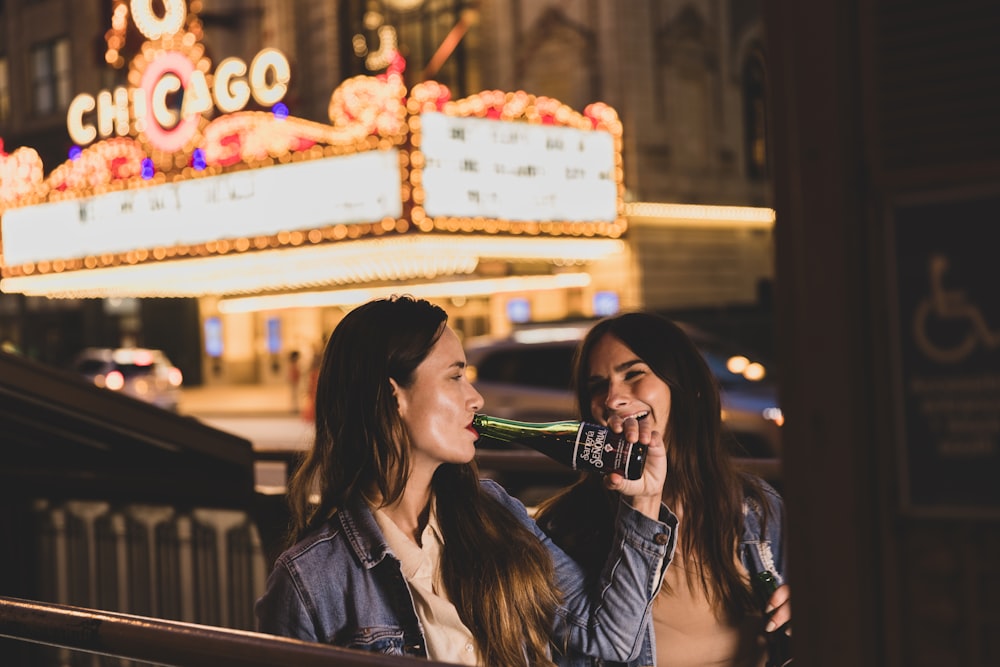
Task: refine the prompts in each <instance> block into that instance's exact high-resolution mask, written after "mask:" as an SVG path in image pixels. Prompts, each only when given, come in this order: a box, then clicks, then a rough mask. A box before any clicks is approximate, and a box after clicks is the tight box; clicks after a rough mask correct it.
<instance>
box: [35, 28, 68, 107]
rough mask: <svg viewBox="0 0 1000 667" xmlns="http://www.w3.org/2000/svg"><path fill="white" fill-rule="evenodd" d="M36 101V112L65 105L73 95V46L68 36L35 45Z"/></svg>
mask: <svg viewBox="0 0 1000 667" xmlns="http://www.w3.org/2000/svg"><path fill="white" fill-rule="evenodd" d="M31 87H32V101H33V103H34V110H35V112H36V113H40V114H47V113H53V112H56V111H60V110H62V109H65V108H66V107H67V106H68V105H69V99H70V48H69V40H68V39H66V38H65V37H63V38H59V39H54V40H51V41H48V42H43V43H41V44H36V45H35V46H34V47H33V48H32V49H31Z"/></svg>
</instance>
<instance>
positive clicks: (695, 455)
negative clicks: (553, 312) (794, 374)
mask: <svg viewBox="0 0 1000 667" xmlns="http://www.w3.org/2000/svg"><path fill="white" fill-rule="evenodd" d="M608 335H610V336H614V337H615V338H617V339H619V340H620V341H621V342H622V343H624V344H625V345H626V346H627V347H628V348H629V349H630V350H632V352H634V353H635V355H636V356H637V357H639V358H640V359H642V361H643V362H645V363H646V364H647V365H648V366H649V367H650V368H651V369H652V370H653V372H654V373H655V374H656V375H657V377H659V378H660V379H661V380H663V381H664V382H665V383H666V384H667V386H668V387H669V389H670V417H669V419H668V421H667V427H666V431H667V432H666V433H664V434H663V441H664V443H666V444H667V470H668V473H667V474H668V478H667V485H668V487H669V488H670V490H671V493H672V494H673V499H674V501H675V502H677V503H679V504H680V506H681V507H683V511H684V526H683V530H681V531H680V544H679V548H680V549H681V550H682V552H683V553H684V554H685V555H686V556H687V557H688V558H689V565H690V566H693V567H694V568H695V574H694V576H695V581H698V582H700V584H701V586H702V587H703V589H704V590H705V594H706V595H707V596H708V598H709V600H712V601H713V603H714V604H716V605H717V608H720V609H722V610H725V611H726V612H728V613H741V612H749V611H753V610H755V609H756V603H755V601H754V598H753V595H752V591H751V590H750V588H749V584H748V583H747V582H746V581H745V580H744V578H743V576H741V573H740V570H739V568H738V567H737V564H736V545H737V544H738V540H739V538H740V535H741V532H742V527H743V500H744V495H745V494H749V495H750V496H751V497H752V498H755V499H756V500H757V501H758V504H759V505H760V506H761V507H764V508H767V507H768V506H769V505H768V503H767V502H765V499H764V496H763V491H762V490H761V488H760V486H759V484H757V482H756V481H755V480H754V479H753V478H750V477H746V476H744V475H742V474H741V473H740V472H739V470H737V468H736V466H735V464H734V463H733V461H732V458H731V456H730V454H729V452H728V451H727V450H726V448H725V447H724V445H723V441H722V424H721V404H720V398H719V389H718V385H717V382H716V380H715V377H714V376H713V375H712V372H711V370H710V369H709V367H708V364H707V363H706V362H705V359H704V357H703V356H702V355H701V353H700V352H699V350H698V348H697V347H696V346H695V344H694V343H693V341H692V340H691V338H690V337H689V336H688V335H687V333H685V331H684V330H683V329H682V328H681V327H680V326H678V325H677V324H676V323H674V322H672V321H670V320H669V319H667V318H665V317H662V316H659V315H656V314H653V313H642V312H635V313H624V314H621V315H617V316H615V317H610V318H607V319H604V320H601V321H600V322H598V323H597V324H595V325H594V326H593V327H592V328H591V329H590V331H588V333H587V335H586V336H585V337H584V340H583V341H582V343H581V344H580V346H579V347H578V349H577V352H576V361H575V364H574V366H575V371H574V380H573V381H574V384H575V389H576V397H577V407H578V409H579V410H580V416H581V417H582V418H583V419H584V420H588V421H594V419H595V415H594V414H592V412H591V400H590V388H589V386H588V381H587V380H588V376H589V372H588V365H589V363H590V354H591V351H592V350H593V348H594V346H595V345H596V344H597V343H598V341H600V340H601V339H602V338H603V337H605V336H608ZM612 507H613V505H612V504H611V498H610V495H609V492H607V491H605V489H604V487H603V485H602V484H600V480H599V479H596V476H594V475H588V476H587V477H584V478H582V479H581V480H580V481H579V482H578V483H577V484H575V485H574V486H572V487H570V488H569V489H566V490H565V491H563V492H562V493H560V494H558V495H557V496H555V497H554V498H552V499H550V500H549V501H548V502H546V503H544V504H543V505H542V507H540V509H539V512H538V514H537V519H538V522H539V524H540V525H541V526H542V527H543V529H546V530H547V531H551V532H552V534H553V536H554V539H556V542H557V543H559V544H560V546H562V547H563V548H564V549H566V550H567V552H569V553H570V554H571V555H573V556H574V557H576V558H578V559H579V561H580V562H581V564H582V565H584V566H585V568H586V569H587V570H588V573H593V572H595V571H596V570H595V568H599V567H600V566H601V564H602V563H603V562H604V558H605V557H606V555H607V550H608V548H610V546H609V541H610V535H611V518H612V517H613V513H612V510H611V509H610V508H612ZM575 517H588V520H587V521H586V522H584V523H585V524H586V525H581V524H580V522H577V521H576V520H575ZM598 518H599V520H598ZM766 519H767V517H766V516H765V518H764V520H765V521H766ZM602 552H603V553H602ZM589 576H595V575H594V574H590V575H589Z"/></svg>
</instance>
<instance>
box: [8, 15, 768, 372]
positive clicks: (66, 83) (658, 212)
mask: <svg viewBox="0 0 1000 667" xmlns="http://www.w3.org/2000/svg"><path fill="white" fill-rule="evenodd" d="M174 4H176V3H173V2H163V1H161V0H152V1H145V2H142V1H140V2H132V3H129V2H126V1H124V0H88V1H86V2H78V1H76V0H4V1H3V2H0V137H2V138H3V140H4V142H5V144H4V146H3V147H0V155H2V154H3V153H6V154H7V155H8V156H9V155H11V154H13V152H14V151H15V150H16V149H18V148H20V147H31V148H34V149H35V150H37V152H38V153H39V155H40V157H41V160H42V163H43V164H44V166H45V170H46V171H47V172H48V171H50V170H51V169H53V168H54V167H56V166H57V165H60V164H62V163H63V162H65V161H66V160H67V155H68V154H69V151H70V150H71V149H72V148H73V145H74V142H73V140H72V139H71V138H70V136H69V134H68V133H67V108H68V107H69V105H70V104H71V103H72V101H73V100H74V98H75V96H76V95H78V94H79V93H81V92H88V93H91V94H96V93H97V91H99V90H110V89H112V88H114V87H115V86H120V85H125V84H126V82H127V77H128V71H129V66H128V63H129V61H130V60H131V59H132V58H134V57H135V56H136V55H137V54H139V53H140V51H141V49H142V48H143V44H144V41H143V37H142V35H140V34H139V32H138V30H137V29H136V27H135V25H134V22H133V20H132V16H131V15H130V14H128V13H127V12H125V9H131V10H133V11H134V10H136V9H138V10H140V11H142V10H147V11H149V12H151V13H152V15H153V16H154V17H155V16H161V17H162V16H164V15H165V13H166V12H167V11H168V8H169V6H171V5H174ZM123 8H125V9H123ZM186 9H187V11H188V13H189V14H190V15H191V16H194V17H195V20H194V22H193V25H194V29H193V31H194V33H195V34H196V35H197V37H198V41H199V43H200V44H202V45H203V47H204V51H205V54H204V55H205V58H206V59H207V61H208V62H209V63H211V65H210V66H211V67H215V66H217V65H218V63H220V62H221V61H223V60H224V59H228V58H233V57H235V58H240V59H242V61H244V62H247V63H249V62H251V61H252V60H253V58H254V57H255V54H258V53H259V52H260V51H261V50H262V49H264V48H274V49H278V50H280V51H281V52H283V53H284V54H285V55H286V56H287V58H288V61H289V64H290V70H291V77H290V80H289V82H288V92H287V94H286V95H285V97H284V99H283V102H284V103H285V104H287V107H288V109H289V110H290V113H291V114H292V115H294V116H296V117H299V118H302V119H306V120H310V121H315V122H317V123H328V122H330V119H329V113H330V106H331V94H332V93H333V91H335V90H336V89H337V88H338V86H340V85H341V84H342V83H343V82H345V81H346V80H348V79H351V78H352V77H357V76H374V75H378V74H381V73H384V72H385V71H386V68H387V67H389V66H390V65H391V54H392V53H393V49H394V48H395V50H397V51H398V53H399V54H400V55H402V57H403V59H404V60H405V69H403V71H402V76H403V79H404V81H405V84H406V86H407V89H411V88H412V87H413V86H415V85H417V84H419V83H420V82H422V81H428V80H431V81H437V82H439V83H441V84H443V85H445V86H447V87H448V89H449V90H450V91H451V96H452V98H453V99H454V98H466V97H469V96H473V95H476V94H477V93H479V92H480V91H490V90H496V91H526V92H527V93H529V94H531V95H534V96H546V97H550V98H554V99H556V100H558V101H560V102H562V103H563V104H565V105H567V106H568V107H570V108H571V109H574V110H578V111H582V110H583V109H584V108H586V107H587V105H589V104H592V103H595V102H599V103H604V104H606V105H608V106H610V107H611V108H613V109H614V110H615V111H616V112H617V114H618V117H619V119H620V121H621V125H622V127H623V130H622V132H621V162H622V164H621V168H622V171H623V186H624V187H623V193H622V197H621V211H620V214H621V216H622V218H623V219H625V220H626V221H627V231H626V232H625V233H624V235H623V236H622V241H623V242H624V243H623V246H622V248H621V250H620V251H618V252H616V253H614V254H612V255H610V256H604V257H602V258H595V259H589V260H587V261H585V262H583V265H584V267H585V270H586V272H587V273H588V274H589V275H590V277H591V280H592V282H591V286H590V287H587V288H579V287H566V288H559V289H549V288H545V289H535V288H531V287H526V288H525V289H523V290H522V291H520V292H506V293H502V294H501V293H493V294H484V295H476V296H472V297H465V296H459V295H457V294H456V295H455V296H454V297H451V298H449V297H440V299H439V300H440V302H441V303H442V305H444V306H445V307H446V308H447V310H448V311H449V313H450V314H451V316H452V321H453V323H454V324H455V326H456V328H458V329H459V331H460V332H461V333H464V334H466V335H478V334H484V333H496V334H502V333H505V331H506V330H507V329H509V327H510V326H511V324H512V322H511V319H512V317H513V318H514V319H517V318H520V317H525V316H526V317H529V318H531V319H534V320H546V319H558V318H562V317H567V316H579V315H587V316H590V315H595V314H597V315H599V314H603V312H606V309H610V310H613V309H615V308H621V309H625V308H637V307H645V308H652V309H657V310H664V311H689V312H693V311H706V310H707V311H713V310H720V309H733V308H735V309H744V310H749V311H752V312H759V311H760V310H761V309H762V308H763V309H766V308H767V306H768V303H769V285H770V281H771V278H772V276H773V246H772V226H773V212H772V210H771V208H770V206H771V199H772V196H771V182H770V166H769V157H768V137H767V126H766V122H765V119H766V117H767V108H766V104H767V90H766V81H767V77H766V66H767V62H766V49H765V44H764V37H763V24H762V19H761V16H760V10H759V7H758V3H756V2H732V1H726V0H662V1H657V2H638V1H634V0H629V1H628V2H624V3H606V2H597V1H596V0H562V1H552V2H534V1H532V2H528V1H526V0H478V1H477V0H423V1H419V0H341V1H339V2H334V1H324V0H229V1H226V0H203V1H202V0H191V1H190V2H187V3H186ZM123 12H124V16H125V18H123ZM189 29H191V27H190V25H189ZM252 106H253V105H252V103H251V107H252ZM0 159H3V158H2V157H0ZM5 173H8V172H5ZM0 183H2V181H0ZM290 214H292V215H294V208H292V207H291V206H290ZM561 259H565V258H549V259H548V260H547V261H546V262H545V263H546V264H547V265H548V268H546V269H545V270H544V272H558V271H559V269H558V268H553V266H554V265H556V264H558V263H559V261H561ZM537 262H538V260H537V259H531V260H529V259H528V258H523V259H521V260H519V259H518V258H517V257H512V258H508V259H506V260H505V261H491V262H483V263H481V264H480V266H478V267H477V268H476V271H475V274H474V275H476V276H477V277H490V276H516V275H519V274H523V273H537V272H538V267H537V266H530V267H528V268H527V269H526V268H525V265H528V264H533V263H534V264H537ZM529 269H530V270H529ZM295 270H296V264H295V262H294V260H293V261H290V262H289V264H288V266H287V267H286V268H284V269H282V272H294V271H295ZM414 282H415V281H412V280H410V281H399V288H400V290H399V291H406V287H407V286H409V285H411V284H413V283H414ZM359 284H364V282H363V281H361V282H360V283H359ZM369 284H374V283H372V282H371V281H369ZM147 296H148V297H152V296H155V295H152V294H151V295H139V297H138V298H124V299H118V298H68V299H67V298H60V299H51V298H47V297H44V296H26V295H22V294H17V293H0V337H2V338H3V339H4V340H5V341H9V342H10V343H12V344H13V345H14V346H16V347H18V348H20V349H21V350H23V351H25V352H26V353H28V354H30V355H31V356H35V357H37V358H40V359H42V360H43V361H48V362H50V363H55V364H57V365H59V364H62V363H65V362H66V361H67V358H68V355H70V354H72V352H73V351H75V350H76V349H79V348H80V347H83V346H84V345H117V344H119V343H120V342H121V340H122V339H123V338H125V339H129V340H135V341H137V342H140V343H142V344H144V345H147V346H151V347H162V348H164V349H166V350H167V351H168V353H169V354H170V356H171V357H172V358H173V359H174V361H175V362H176V363H178V364H179V365H180V366H181V367H182V369H183V370H184V372H185V376H186V378H188V379H189V380H192V381H194V382H198V381H199V380H200V379H201V378H202V375H203V374H204V381H206V382H209V381H220V382H281V381H283V380H284V378H285V377H286V369H285V363H286V359H287V353H288V352H290V351H291V350H300V351H301V352H302V353H303V355H304V356H305V357H306V358H308V356H309V355H310V354H311V353H312V352H313V350H315V349H316V347H317V346H318V345H320V344H321V343H322V337H323V335H324V333H325V332H328V331H329V330H330V329H331V328H332V326H333V325H334V324H335V323H336V321H337V320H339V317H340V316H341V315H342V313H343V309H342V308H341V307H337V306H332V307H326V308H323V307H315V308H276V309H262V310H260V311H248V312H241V313H232V314H225V313H220V312H219V309H218V302H219V300H221V299H224V298H225V296H226V295H225V293H224V291H220V292H219V293H218V294H216V295H214V296H209V297H201V298H199V299H184V298H145V297H147ZM609 296H610V301H607V298H608V297H609ZM602 298H604V299H605V301H601V300H600V299H602ZM514 313H517V314H516V315H515V314H514ZM209 321H212V322H213V323H219V324H213V326H215V327H217V330H221V332H222V334H221V335H222V336H223V338H222V339H220V342H222V343H224V344H223V345H221V346H220V349H221V350H223V351H222V352H221V353H220V354H219V355H217V356H213V354H212V353H211V352H210V351H209V348H208V346H209V340H208V338H209V337H210V336H211V335H213V334H212V333H211V332H209V331H207V330H206V324H207V323H208V322H209ZM67 323H68V324H67ZM758 323H759V322H758ZM279 331H280V337H279V339H278V340H276V339H275V337H276V335H277V332H279ZM758 342H764V343H766V341H765V340H763V339H761V341H758Z"/></svg>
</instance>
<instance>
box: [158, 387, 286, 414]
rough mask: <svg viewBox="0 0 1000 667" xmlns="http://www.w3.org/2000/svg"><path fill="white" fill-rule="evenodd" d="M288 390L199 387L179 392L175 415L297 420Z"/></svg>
mask: <svg viewBox="0 0 1000 667" xmlns="http://www.w3.org/2000/svg"><path fill="white" fill-rule="evenodd" d="M304 404H305V398H304V397H303V398H302V399H301V400H300V401H299V406H298V408H299V409H298V410H293V409H292V394H291V389H289V388H288V386H287V385H284V384H270V385H265V384H252V385H251V384H239V385H202V386H199V387H184V388H182V389H181V399H180V405H179V407H178V412H180V413H181V414H185V415H192V416H195V417H287V418H291V417H298V418H300V419H301V418H302V415H301V409H302V407H303V406H304Z"/></svg>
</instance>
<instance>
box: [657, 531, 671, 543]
mask: <svg viewBox="0 0 1000 667" xmlns="http://www.w3.org/2000/svg"><path fill="white" fill-rule="evenodd" d="M653 541H654V542H656V543H657V544H666V543H667V542H669V541H670V536H669V535H667V534H666V533H657V534H656V535H655V536H654V537H653Z"/></svg>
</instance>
